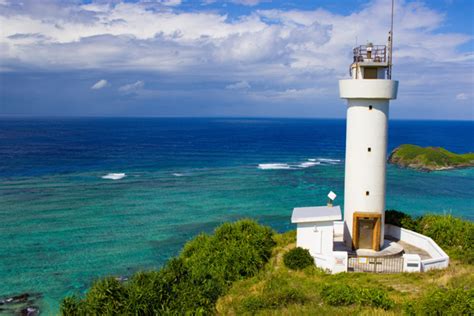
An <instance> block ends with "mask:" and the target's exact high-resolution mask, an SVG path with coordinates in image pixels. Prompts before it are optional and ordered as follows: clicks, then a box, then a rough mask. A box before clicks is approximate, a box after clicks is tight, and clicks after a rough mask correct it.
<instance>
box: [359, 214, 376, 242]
mask: <svg viewBox="0 0 474 316" xmlns="http://www.w3.org/2000/svg"><path fill="white" fill-rule="evenodd" d="M358 225H359V229H358V233H359V236H358V237H359V238H358V239H359V248H364V249H372V245H373V238H374V229H375V220H374V219H372V218H360V219H359V221H358Z"/></svg>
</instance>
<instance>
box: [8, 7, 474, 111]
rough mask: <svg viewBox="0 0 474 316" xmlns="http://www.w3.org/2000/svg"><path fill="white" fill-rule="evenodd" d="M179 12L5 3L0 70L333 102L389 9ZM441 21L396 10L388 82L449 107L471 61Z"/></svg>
mask: <svg viewBox="0 0 474 316" xmlns="http://www.w3.org/2000/svg"><path fill="white" fill-rule="evenodd" d="M235 1H237V2H240V3H241V4H246V5H255V4H257V3H258V2H260V1H258V0H235ZM180 3H181V1H179V0H153V1H152V0H146V1H138V2H120V1H98V2H91V3H88V4H80V3H79V2H76V1H71V2H64V1H54V0H49V1H45V2H44V3H43V2H41V4H39V2H38V1H37V0H24V1H22V2H21V4H20V3H18V2H8V3H7V2H5V5H4V6H3V7H2V10H1V11H0V25H2V31H1V32H0V49H1V50H2V60H1V64H0V66H1V67H0V71H1V70H2V69H8V71H14V70H15V69H25V68H31V69H41V70H44V69H47V70H50V69H53V70H58V69H60V70H84V69H92V70H101V71H108V70H111V69H113V70H117V71H123V72H131V71H142V72H154V73H158V74H160V76H162V77H166V78H171V77H173V78H176V79H175V80H187V76H185V75H184V74H192V76H193V80H194V81H195V82H206V81H207V82H209V81H212V83H213V84H214V85H215V86H218V87H220V89H222V88H223V87H226V88H227V89H249V88H250V84H249V82H251V83H252V87H251V88H252V91H253V92H254V93H255V95H257V94H258V93H259V91H257V90H261V91H267V92H268V91H269V92H270V93H260V94H261V95H270V96H271V98H278V97H281V98H288V97H292V98H293V97H294V98H298V97H300V98H307V99H308V100H310V99H311V98H310V97H308V96H309V95H311V96H314V95H318V96H321V91H334V92H333V96H334V97H336V94H337V92H336V90H337V89H336V88H335V83H336V82H337V80H338V79H340V78H343V77H347V76H348V67H349V64H350V62H351V60H352V56H351V49H352V46H353V44H354V39H355V38H356V37H358V40H359V43H365V42H366V41H372V42H374V43H375V44H385V43H386V37H387V33H386V31H388V28H389V23H388V19H387V18H388V16H387V12H389V11H390V1H389V0H374V1H369V2H368V3H367V4H366V5H364V6H362V7H361V8H360V9H357V10H354V11H353V12H351V13H350V14H340V13H335V12H331V11H329V10H325V9H321V8H316V9H314V10H297V9H294V10H280V9H273V10H252V11H251V12H250V13H248V14H243V15H240V16H237V17H233V18H232V19H231V18H229V17H228V16H227V15H226V14H225V13H219V12H218V11H211V10H209V11H207V10H202V11H185V10H181V9H179V8H177V7H176V5H179V4H180ZM426 3H428V2H426ZM204 8H206V7H204ZM445 19H446V15H445V14H444V13H443V12H439V11H436V10H433V9H431V8H430V7H429V6H428V5H426V4H423V2H411V1H396V7H395V26H396V33H395V55H394V76H395V77H396V78H399V79H401V80H402V81H401V84H400V87H401V88H400V91H401V92H402V91H403V93H404V95H406V96H417V95H422V94H423V91H425V92H426V91H427V89H429V90H430V91H436V93H430V95H432V96H433V97H436V95H438V96H439V95H443V94H447V95H450V96H451V97H450V98H451V99H452V96H453V95H455V93H456V92H454V91H459V90H461V91H467V89H469V88H470V87H472V85H473V82H472V76H470V75H469V74H468V73H467V72H469V71H472V67H473V63H474V53H473V52H472V51H468V52H466V51H464V52H463V51H461V47H462V46H463V47H464V49H465V47H466V45H464V44H466V43H468V42H469V41H471V40H472V35H471V34H469V33H452V32H451V33H450V32H446V31H443V26H444V24H445V23H446V20H445ZM209 78H212V80H210V79H209ZM241 78H246V80H245V81H242V79H241ZM229 82H233V83H232V84H229ZM445 82H449V83H450V85H446V84H445ZM147 83H148V81H147ZM245 83H246V84H247V85H248V86H249V87H247V86H246V84H245ZM175 84H177V85H179V84H180V82H176V83H175ZM143 85H144V83H143V81H137V82H135V83H131V84H127V85H124V86H122V87H120V88H119V91H120V92H123V93H129V92H130V91H137V90H140V89H143ZM427 85H428V86H429V88H427ZM454 86H455V87H456V89H457V90H454V88H453V87H454ZM315 87H317V88H315ZM323 94H324V93H323ZM247 97H249V98H250V97H252V95H251V94H250V93H249V94H247ZM461 98H462V97H461ZM308 102H309V101H308ZM312 102H313V101H312Z"/></svg>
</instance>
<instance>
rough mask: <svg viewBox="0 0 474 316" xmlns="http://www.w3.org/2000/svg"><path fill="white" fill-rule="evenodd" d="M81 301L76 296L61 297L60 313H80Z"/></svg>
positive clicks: (72, 315)
mask: <svg viewBox="0 0 474 316" xmlns="http://www.w3.org/2000/svg"><path fill="white" fill-rule="evenodd" d="M81 304H82V303H81V302H80V300H79V299H78V298H77V297H76V296H70V297H66V298H64V299H63V301H62V302H61V307H60V311H59V312H60V313H61V315H69V316H79V315H81V310H82V308H81Z"/></svg>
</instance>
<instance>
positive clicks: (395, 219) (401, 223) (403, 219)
mask: <svg viewBox="0 0 474 316" xmlns="http://www.w3.org/2000/svg"><path fill="white" fill-rule="evenodd" d="M419 221H420V220H419V218H413V217H412V216H410V215H408V214H405V213H403V212H400V211H397V210H387V211H385V223H386V224H391V225H395V226H398V227H403V228H406V229H409V230H413V231H418V229H419V227H418V225H419Z"/></svg>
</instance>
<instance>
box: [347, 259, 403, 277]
mask: <svg viewBox="0 0 474 316" xmlns="http://www.w3.org/2000/svg"><path fill="white" fill-rule="evenodd" d="M403 260H404V259H403V258H402V257H350V258H349V259H348V262H347V263H348V265H347V271H349V272H374V273H400V272H403Z"/></svg>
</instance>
